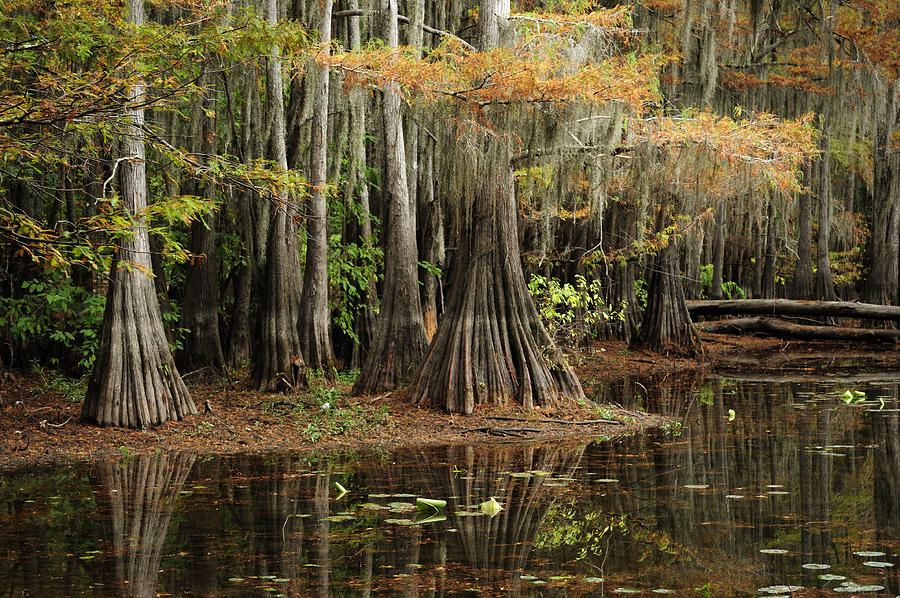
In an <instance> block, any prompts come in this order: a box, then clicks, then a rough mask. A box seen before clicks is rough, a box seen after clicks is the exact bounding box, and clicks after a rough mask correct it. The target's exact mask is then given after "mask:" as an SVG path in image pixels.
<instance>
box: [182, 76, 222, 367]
mask: <svg viewBox="0 0 900 598" xmlns="http://www.w3.org/2000/svg"><path fill="white" fill-rule="evenodd" d="M207 79H209V77H207ZM206 83H207V85H210V86H211V87H212V88H213V91H212V93H210V94H209V95H208V96H207V97H205V98H204V99H203V102H204V103H205V104H206V106H205V108H206V110H205V111H203V112H201V113H202V114H204V115H205V117H204V123H203V127H202V131H201V138H202V140H203V142H202V152H203V155H205V156H213V155H215V154H216V141H215V140H216V117H215V110H216V106H217V104H218V97H217V96H218V93H219V92H218V88H217V87H216V84H215V83H213V82H212V81H207V82H206ZM203 197H204V198H205V199H208V200H213V199H215V197H216V188H215V185H214V184H213V183H212V182H206V183H204V184H203ZM218 218H219V216H218V213H217V212H211V213H210V214H209V215H208V216H207V217H206V222H202V221H197V222H194V224H193V225H192V226H191V244H190V248H191V253H193V254H194V255H196V256H198V257H197V258H195V259H194V260H193V262H192V264H191V267H190V268H189V269H188V272H187V281H186V283H185V289H184V304H183V307H182V312H181V327H182V328H185V329H187V330H189V331H190V332H189V333H188V335H187V338H185V340H184V349H183V350H182V351H181V354H180V355H179V356H178V357H179V365H181V367H183V368H186V369H187V370H188V371H194V370H199V369H203V368H211V369H212V370H213V371H214V372H216V371H221V370H222V369H223V368H224V367H225V356H224V355H223V353H222V341H221V340H220V338H219V285H218V282H219V281H218V276H217V274H218V272H217V264H216V239H215V236H216V224H217V222H218Z"/></svg>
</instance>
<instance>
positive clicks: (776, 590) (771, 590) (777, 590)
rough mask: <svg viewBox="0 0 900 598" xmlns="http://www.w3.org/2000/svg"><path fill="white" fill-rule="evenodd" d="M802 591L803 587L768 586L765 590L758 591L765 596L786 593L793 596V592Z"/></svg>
mask: <svg viewBox="0 0 900 598" xmlns="http://www.w3.org/2000/svg"><path fill="white" fill-rule="evenodd" d="M802 589H803V586H766V587H764V588H759V589H758V590H756V591H757V592H762V593H763V594H784V593H785V592H787V593H788V594H791V593H793V592H799V591H800V590H802Z"/></svg>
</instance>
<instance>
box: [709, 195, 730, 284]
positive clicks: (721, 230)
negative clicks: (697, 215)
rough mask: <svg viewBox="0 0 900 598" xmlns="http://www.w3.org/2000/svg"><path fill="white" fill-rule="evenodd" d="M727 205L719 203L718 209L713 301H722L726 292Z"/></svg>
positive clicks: (714, 253)
mask: <svg viewBox="0 0 900 598" xmlns="http://www.w3.org/2000/svg"><path fill="white" fill-rule="evenodd" d="M725 209H726V204H725V202H724V201H720V202H719V206H718V208H717V209H716V239H715V245H714V249H713V277H712V289H711V290H710V292H709V295H710V297H711V298H713V299H722V297H723V295H724V292H723V291H722V283H723V282H724V280H723V276H722V272H723V271H724V270H725V223H726V221H727V218H726V215H725Z"/></svg>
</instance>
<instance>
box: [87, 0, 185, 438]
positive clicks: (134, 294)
mask: <svg viewBox="0 0 900 598" xmlns="http://www.w3.org/2000/svg"><path fill="white" fill-rule="evenodd" d="M129 10H130V21H131V22H132V23H133V24H135V25H138V26H140V25H142V24H143V23H144V5H143V1H142V0H129ZM144 94H145V85H144V83H143V81H140V80H138V81H137V82H136V83H135V84H134V86H133V87H132V88H131V89H129V90H128V100H129V104H130V105H131V106H138V107H136V108H135V107H130V108H128V109H127V112H126V115H127V117H128V125H127V126H126V131H125V135H124V137H123V140H122V150H123V156H122V158H121V164H120V166H119V172H120V180H119V184H120V191H121V199H122V206H123V208H124V209H125V210H126V211H127V212H128V214H129V215H130V216H131V217H132V218H133V220H134V225H133V228H132V232H133V235H132V236H131V237H129V238H125V239H123V240H122V241H121V243H120V245H119V250H118V254H117V255H116V256H115V257H114V258H113V260H112V268H111V272H110V281H109V289H108V293H107V298H106V311H105V312H104V315H103V328H102V332H101V336H100V346H99V348H98V349H97V360H96V365H95V367H94V374H93V376H92V377H91V379H90V381H89V382H88V389H87V392H86V394H85V400H84V405H83V406H82V410H81V416H82V418H84V419H85V420H87V421H92V422H95V423H98V424H100V425H110V426H126V427H130V428H141V427H150V426H155V425H157V424H161V423H163V422H166V421H169V420H173V419H175V420H180V419H182V418H183V417H184V416H186V415H190V414H193V413H196V412H197V409H196V407H195V406H194V402H193V400H191V395H190V393H189V392H188V390H187V387H185V385H184V382H182V380H181V376H180V375H179V374H178V370H177V368H176V367H175V360H174V359H173V357H172V352H171V350H170V349H169V344H168V342H167V340H166V335H165V331H164V330H163V323H162V316H161V314H160V311H159V302H158V301H157V298H156V290H155V288H154V286H153V280H152V279H151V278H150V276H149V274H150V272H151V264H150V240H149V236H148V232H147V226H146V225H145V224H144V221H143V220H142V219H141V216H140V213H141V211H142V210H143V209H144V208H145V207H146V206H147V172H146V158H145V152H144V132H143V128H142V127H143V124H144V111H143V109H142V108H140V107H139V106H140V105H141V104H142V103H143V101H144Z"/></svg>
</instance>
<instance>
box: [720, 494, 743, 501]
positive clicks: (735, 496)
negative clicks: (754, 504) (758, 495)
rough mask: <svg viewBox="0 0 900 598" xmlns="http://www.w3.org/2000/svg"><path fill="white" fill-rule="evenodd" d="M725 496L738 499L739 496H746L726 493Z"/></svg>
mask: <svg viewBox="0 0 900 598" xmlns="http://www.w3.org/2000/svg"><path fill="white" fill-rule="evenodd" d="M725 498H730V499H732V500H737V499H739V498H744V495H743V494H726V495H725Z"/></svg>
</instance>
